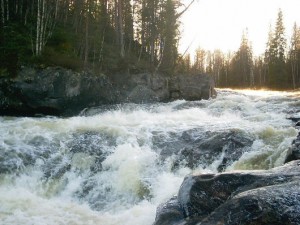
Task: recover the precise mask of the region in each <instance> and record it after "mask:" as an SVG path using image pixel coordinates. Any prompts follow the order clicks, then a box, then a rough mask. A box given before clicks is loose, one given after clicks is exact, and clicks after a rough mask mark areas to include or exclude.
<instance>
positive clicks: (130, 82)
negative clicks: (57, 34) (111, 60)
mask: <svg viewBox="0 0 300 225" xmlns="http://www.w3.org/2000/svg"><path fill="white" fill-rule="evenodd" d="M191 85H193V87H191ZM0 87H1V91H0V115H16V116H20V115H21V116H22V115H26V116H34V115H37V114H46V115H66V116H69V115H77V114H78V113H79V112H80V111H81V110H83V109H85V108H90V107H95V106H101V105H107V104H116V103H126V102H133V103H149V102H165V101H170V100H174V99H186V100H200V99H208V98H210V97H212V96H213V95H214V89H213V88H214V83H213V79H212V78H211V77H210V76H208V75H195V76H177V77H168V76H164V75H161V74H155V75H154V74H151V73H141V74H126V73H125V74H114V75H111V76H109V77H108V76H105V75H103V74H99V75H95V74H92V73H89V72H85V71H82V72H74V71H72V70H68V69H64V68H60V67H48V68H45V69H35V68H30V67H24V68H23V69H22V70H20V71H19V73H18V76H17V77H16V78H13V79H9V78H7V79H4V78H2V79H0ZM174 93H176V94H175V95H174Z"/></svg>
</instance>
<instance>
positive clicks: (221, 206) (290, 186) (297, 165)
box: [154, 117, 300, 225]
mask: <svg viewBox="0 0 300 225" xmlns="http://www.w3.org/2000/svg"><path fill="white" fill-rule="evenodd" d="M291 119H292V120H293V121H294V122H295V124H296V128H297V129H299V121H300V118H296V117H293V118H291ZM299 152H300V132H299V134H298V136H297V138H296V139H295V140H294V141H293V143H292V146H291V148H290V149H289V153H288V155H287V158H286V164H285V165H283V166H281V167H277V168H274V169H271V170H264V171H262V170H260V171H236V172H224V173H219V174H200V175H190V176H187V177H186V178H185V179H184V181H183V183H182V185H181V187H180V189H179V191H178V195H177V196H174V197H173V198H172V199H170V200H169V201H168V202H166V203H164V204H162V205H160V206H159V207H158V209H157V214H156V220H155V223H154V225H172V224H174V225H175V224H180V225H196V224H201V225H216V224H224V225H233V224H247V225H249V224H253V225H254V224H255V225H263V224H264V225H266V224H269V225H282V224H300V188H299V187H300V153H299Z"/></svg>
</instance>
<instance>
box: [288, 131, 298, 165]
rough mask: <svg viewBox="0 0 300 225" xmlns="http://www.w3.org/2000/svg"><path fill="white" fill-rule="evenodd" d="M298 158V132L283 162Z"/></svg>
mask: <svg viewBox="0 0 300 225" xmlns="http://www.w3.org/2000/svg"><path fill="white" fill-rule="evenodd" d="M298 159H300V132H299V133H298V136H297V137H296V139H295V140H293V142H292V146H291V147H290V148H289V152H288V154H287V157H286V160H285V162H286V163H287V162H290V161H293V160H298Z"/></svg>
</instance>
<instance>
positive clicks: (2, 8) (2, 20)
mask: <svg viewBox="0 0 300 225" xmlns="http://www.w3.org/2000/svg"><path fill="white" fill-rule="evenodd" d="M4 7H5V6H4V0H1V23H2V24H4V23H5V15H4V13H5V8H4Z"/></svg>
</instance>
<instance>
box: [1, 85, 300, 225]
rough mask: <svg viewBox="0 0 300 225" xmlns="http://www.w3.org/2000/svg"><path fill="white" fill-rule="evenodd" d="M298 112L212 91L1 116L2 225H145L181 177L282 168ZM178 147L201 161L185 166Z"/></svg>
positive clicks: (259, 98) (282, 99)
mask: <svg viewBox="0 0 300 225" xmlns="http://www.w3.org/2000/svg"><path fill="white" fill-rule="evenodd" d="M299 111H300V92H274V91H250V90H241V91H233V90H218V97H217V98H216V99H210V100H202V101H195V102H188V101H183V100H180V101H174V102H170V103H159V104H144V105H143V104H141V105H136V104H122V105H114V106H105V107H99V108H93V109H87V110H85V111H84V112H82V114H81V115H80V116H76V117H70V118H58V117H39V118H28V117H20V118H16V117H0V224H2V225H18V224H22V225H151V224H152V223H153V222H154V219H155V212H156V207H157V206H158V205H159V204H160V203H163V202H164V201H166V200H168V199H169V198H171V197H172V196H173V195H174V194H176V193H177V191H178V189H179V187H180V184H181V182H182V181H183V178H184V176H186V175H187V174H190V173H209V172H214V173H215V172H217V171H220V170H221V171H224V170H226V171H231V170H240V169H268V168H272V167H275V166H279V165H282V164H283V163H284V160H285V156H286V153H287V150H288V147H289V146H290V145H291V142H292V140H293V139H294V138H295V137H296V136H297V130H296V129H295V128H294V126H293V122H292V121H291V120H289V119H287V117H289V116H293V115H297V116H299V114H300V112H299ZM229 138H231V139H230V141H231V142H230V143H231V144H230V145H229V144H226V141H227V139H228V140H229ZM218 141H221V142H220V143H223V144H224V145H223V146H214V143H219V142H218ZM215 145H216V144H215ZM186 146H188V147H186ZM205 146H206V147H205ZM214 147H215V148H218V149H219V150H218V151H216V152H215V153H214V154H210V153H209V152H207V151H205V150H207V149H209V151H211V150H213V148H214ZM201 148H203V149H201ZM204 148H207V149H204ZM183 149H186V150H185V152H187V151H194V150H193V149H196V150H195V151H194V152H196V151H198V152H200V154H198V155H197V157H194V158H192V162H189V161H188V159H187V158H185V156H186V155H185V154H188V153H185V154H184V151H183ZM230 149H231V150H234V151H236V152H234V154H232V153H231V154H229V153H228V152H230ZM202 150H203V151H204V152H205V153H203V155H201V151H202ZM235 153H237V154H235ZM226 154H229V155H226ZM233 155H234V157H233ZM188 157H192V156H188ZM225 158H226V161H224V159H225ZM222 162H223V166H222V167H220V165H221V163H222ZM224 162H225V164H224Z"/></svg>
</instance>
